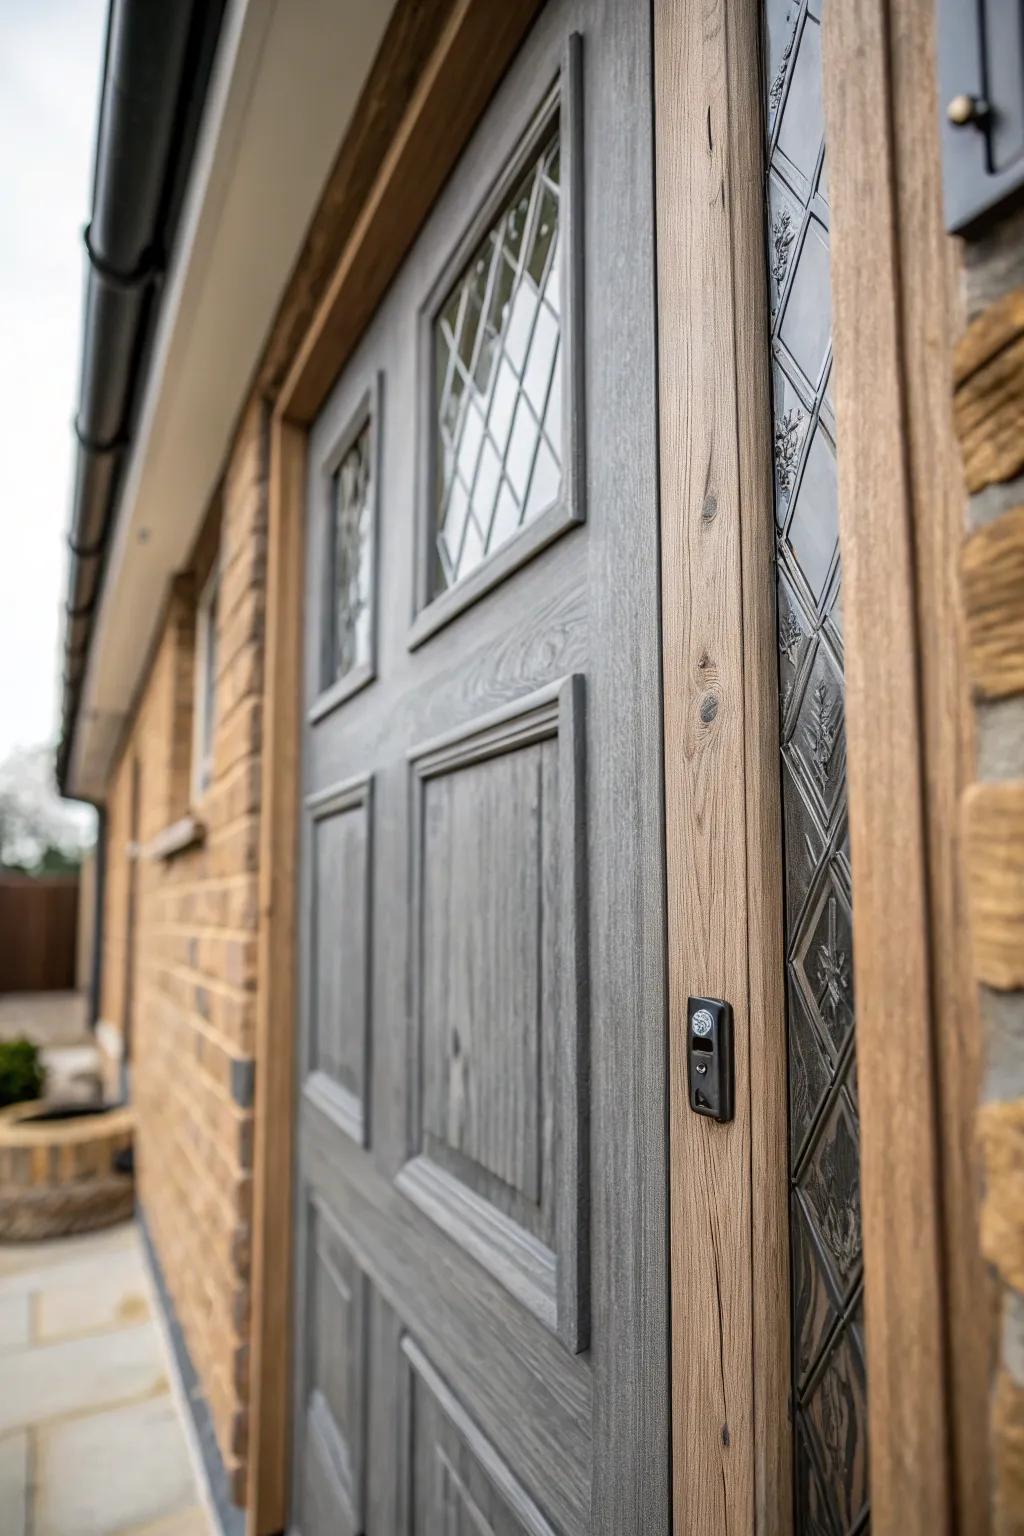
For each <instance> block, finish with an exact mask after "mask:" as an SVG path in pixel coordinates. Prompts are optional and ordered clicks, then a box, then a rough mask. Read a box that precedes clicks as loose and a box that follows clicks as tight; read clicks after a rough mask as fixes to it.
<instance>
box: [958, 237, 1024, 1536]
mask: <svg viewBox="0 0 1024 1536" xmlns="http://www.w3.org/2000/svg"><path fill="white" fill-rule="evenodd" d="M964 249H965V260H966V291H967V309H968V315H969V318H970V324H969V325H968V328H967V331H966V333H965V334H964V336H963V337H962V338H961V340H960V342H959V345H958V347H957V350H956V355H955V359H954V383H955V389H954V397H953V399H954V416H955V420H956V425H957V431H958V436H959V439H960V446H961V450H962V454H963V461H964V471H965V478H966V481H967V488H968V491H969V492H970V499H969V501H968V505H967V518H966V522H967V537H966V540H965V544H964V550H963V559H962V566H961V576H962V591H963V598H964V618H965V637H966V656H967V665H968V671H969V674H970V678H971V684H972V688H973V692H974V698H975V703H976V720H977V744H978V760H977V781H976V783H974V784H973V785H972V786H971V787H970V788H969V789H968V791H967V794H966V796H965V800H964V806H963V810H964V821H963V830H964V861H965V869H966V883H967V889H968V892H969V896H970V906H971V929H972V935H971V936H972V956H973V964H974V974H975V977H976V979H977V980H978V982H979V983H980V998H981V1013H982V1019H983V1021H984V1025H985V1034H986V1071H985V1078H984V1084H983V1091H982V1103H981V1106H980V1110H979V1115H978V1132H979V1141H980V1144H981V1150H982V1155H983V1163H984V1175H985V1193H984V1201H983V1205H982V1212H981V1237H982V1249H983V1251H984V1255H985V1258H986V1259H987V1260H988V1263H989V1265H990V1266H991V1270H992V1276H993V1280H994V1284H995V1288H996V1292H997V1296H998V1303H999V1314H1000V1316H999V1337H998V1342H997V1347H996V1360H995V1366H994V1371H993V1378H992V1399H991V1418H990V1435H991V1454H992V1527H991V1528H992V1532H993V1536H1022V1533H1024V877H1022V871H1024V211H1022V210H1018V211H1017V212H1016V213H1015V214H1012V215H1011V216H1010V217H1008V218H1005V219H1002V220H1000V221H999V222H997V223H996V224H995V225H994V226H993V227H991V228H990V229H988V230H987V231H986V233H985V235H984V236H983V238H981V239H978V240H975V241H971V242H968V243H967V244H966V245H965V248H964Z"/></svg>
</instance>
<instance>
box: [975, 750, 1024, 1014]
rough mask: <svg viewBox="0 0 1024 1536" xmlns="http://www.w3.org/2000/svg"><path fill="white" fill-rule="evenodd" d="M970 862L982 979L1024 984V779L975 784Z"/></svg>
mask: <svg viewBox="0 0 1024 1536" xmlns="http://www.w3.org/2000/svg"><path fill="white" fill-rule="evenodd" d="M964 864H965V868H966V874H967V893H968V900H969V902H970V913H971V942H972V946H973V950H974V970H975V975H976V976H977V979H978V980H979V981H981V982H986V983H987V984H988V985H989V986H990V987H998V988H1000V989H1001V990H1004V991H1005V990H1009V989H1010V988H1014V987H1024V780H1009V781H1001V782H993V783H981V784H972V785H971V787H970V789H969V790H968V791H967V793H966V794H965V796H964Z"/></svg>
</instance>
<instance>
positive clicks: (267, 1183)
mask: <svg viewBox="0 0 1024 1536" xmlns="http://www.w3.org/2000/svg"><path fill="white" fill-rule="evenodd" d="M305 468H306V433H305V431H304V430H303V429H302V428H301V427H297V426H295V425H294V424H293V423H292V422H289V421H287V420H285V419H284V418H283V417H282V416H281V415H280V414H275V416H274V418H273V421H272V424H271V443H270V488H269V489H270V496H269V516H268V533H267V544H268V558H267V615H266V650H265V668H266V670H265V676H264V693H263V757H262V764H261V785H262V799H261V807H262V813H261V821H260V869H259V903H260V916H259V938H258V958H257V964H258V975H259V987H258V990H257V994H256V996H257V1008H256V1062H257V1072H256V1146H255V1160H254V1171H253V1253H252V1274H253V1286H252V1322H251V1330H250V1341H251V1359H250V1362H249V1365H250V1383H251V1385H250V1397H249V1426H250V1445H249V1465H248V1489H247V1499H246V1505H247V1509H246V1516H247V1530H248V1531H249V1533H250V1536H270V1533H272V1532H277V1531H281V1530H283V1529H284V1527H285V1525H286V1523H287V1498H288V1426H289V1420H290V1418H291V1409H292V1393H291V1386H290V1350H289V1343H290V1337H291V1284H290V1280H291V1259H290V1255H291V1230H292V1224H291V1178H292V1123H293V1096H294V1067H293V1057H294V1033H293V1026H292V1020H293V1017H294V999H295V967H296V900H295V884H296V878H297V873H298V852H297V846H296V845H297V822H298V804H299V787H300V786H299V770H300V748H301V723H302V715H301V709H300V700H301V697H302V663H301V654H302V625H301V622H300V615H301V612H302V593H303V540H304V533H305V519H304V518H303V516H302V510H303V506H304V499H303V498H304V488H305Z"/></svg>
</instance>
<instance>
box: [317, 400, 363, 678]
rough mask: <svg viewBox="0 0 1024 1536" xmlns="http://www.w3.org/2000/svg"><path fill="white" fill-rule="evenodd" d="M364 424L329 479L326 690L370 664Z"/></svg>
mask: <svg viewBox="0 0 1024 1536" xmlns="http://www.w3.org/2000/svg"><path fill="white" fill-rule="evenodd" d="M371 478H372V468H371V463H370V423H369V422H367V423H366V424H365V426H364V427H363V428H362V430H361V431H360V432H359V435H358V436H357V437H356V439H355V441H354V442H353V443H352V446H351V447H350V448H349V449H348V450H347V452H346V453H345V456H344V458H343V459H342V461H341V463H340V464H339V465H338V468H337V469H336V470H335V471H334V474H333V476H332V478H331V514H330V515H331V523H330V556H329V558H330V568H329V588H328V606H327V616H328V631H329V633H328V637H327V645H326V647H325V668H324V670H325V673H326V675H325V677H324V680H323V681H324V687H325V688H328V687H330V686H331V685H332V684H333V683H336V682H340V681H341V679H343V678H345V677H347V676H348V675H349V674H350V673H352V672H354V671H355V669H356V668H357V667H361V666H365V665H366V664H367V663H368V662H369V660H370V623H371V619H372V613H371V601H372V596H371V585H372V560H373V547H372V546H373V488H372V484H371Z"/></svg>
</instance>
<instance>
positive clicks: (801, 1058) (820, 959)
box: [764, 0, 868, 1536]
mask: <svg viewBox="0 0 1024 1536" xmlns="http://www.w3.org/2000/svg"><path fill="white" fill-rule="evenodd" d="M820 21H821V0H765V4H764V41H765V47H764V53H765V60H766V66H765V68H766V72H765V82H764V91H765V126H766V132H767V135H768V176H767V182H766V186H765V219H766V239H767V264H768V285H769V300H770V310H771V345H772V395H773V411H774V425H773V446H774V458H775V523H776V531H777V537H776V554H777V565H778V653H779V691H780V708H781V719H782V728H781V737H782V815H783V840H784V858H785V868H786V875H785V879H786V918H785V940H786V969H787V976H786V995H787V1014H788V1025H787V1029H788V1045H789V1050H788V1055H789V1061H788V1075H789V1125H790V1191H791V1192H790V1272H791V1282H792V1314H793V1315H792V1337H793V1360H792V1370H793V1378H792V1400H793V1419H794V1435H793V1442H794V1465H793V1478H794V1495H795V1497H794V1506H795V1526H796V1530H797V1532H798V1533H799V1536H812V1533H813V1536H818V1533H821V1536H860V1533H862V1532H864V1531H865V1530H866V1527H867V1520H868V1510H867V1389H866V1382H865V1372H864V1347H863V1328H862V1325H861V1317H862V1299H861V1298H862V1295H863V1262H862V1256H861V1223H860V1154H859V1127H858V1119H857V1079H856V1060H855V1056H854V1028H853V1025H854V995H853V936H852V928H851V907H850V866H849V847H848V841H847V824H846V748H845V735H844V731H845V722H844V714H845V711H844V685H843V658H842V590H841V587H842V573H841V570H840V566H839V541H838V535H839V523H838V510H837V502H836V462H835V461H836V450H835V418H834V412H833V406H832V398H831V364H832V342H831V293H830V269H829V209H828V180H827V176H826V173H825V144H824V120H823V115H822V106H821V27H820Z"/></svg>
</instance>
